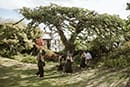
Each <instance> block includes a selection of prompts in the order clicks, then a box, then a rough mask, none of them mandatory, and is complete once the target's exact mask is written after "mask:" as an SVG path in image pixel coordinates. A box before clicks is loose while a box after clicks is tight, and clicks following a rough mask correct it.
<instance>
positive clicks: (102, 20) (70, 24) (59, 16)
mask: <svg viewBox="0 0 130 87" xmlns="http://www.w3.org/2000/svg"><path fill="white" fill-rule="evenodd" d="M20 13H21V14H22V15H23V16H24V17H25V18H26V19H28V20H31V22H30V24H31V25H32V26H35V25H39V24H41V23H43V24H44V25H46V26H47V28H49V29H50V30H51V31H55V32H57V33H58V34H59V36H60V38H61V41H62V42H63V44H64V46H65V50H66V51H71V52H73V51H74V50H75V49H76V46H77V43H79V44H82V43H89V42H90V41H92V40H94V39H97V38H98V40H99V41H102V42H103V43H105V44H107V45H108V46H109V45H112V44H113V43H114V42H117V41H118V40H120V38H121V35H122V34H123V31H124V29H123V25H124V21H123V20H122V19H121V18H119V17H118V16H116V15H114V16H112V15H108V14H98V13H96V12H95V11H90V10H88V9H83V8H77V7H62V6H58V5H55V4H51V5H50V6H40V7H36V8H34V9H30V8H26V7H24V8H22V9H21V10H20ZM66 32H67V34H66ZM80 40H81V41H80ZM105 41H106V42H105Z"/></svg>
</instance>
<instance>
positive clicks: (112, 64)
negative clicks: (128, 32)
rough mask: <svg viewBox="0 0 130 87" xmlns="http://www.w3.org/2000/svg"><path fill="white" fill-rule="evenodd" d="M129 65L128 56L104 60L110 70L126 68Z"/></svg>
mask: <svg viewBox="0 0 130 87" xmlns="http://www.w3.org/2000/svg"><path fill="white" fill-rule="evenodd" d="M128 65H129V63H128V61H127V59H126V56H125V55H120V56H119V57H116V58H108V59H105V60H104V66H105V67H109V68H125V67H127V66H128Z"/></svg>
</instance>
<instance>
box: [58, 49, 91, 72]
mask: <svg viewBox="0 0 130 87" xmlns="http://www.w3.org/2000/svg"><path fill="white" fill-rule="evenodd" d="M91 59H92V55H91V53H90V52H89V51H87V52H85V51H83V53H82V54H81V58H80V68H85V67H86V66H87V65H89V64H90V62H91ZM73 62H74V61H73V58H72V55H71V54H69V55H67V57H66V58H64V56H62V55H60V56H59V65H58V70H59V71H63V72H65V73H72V72H73V68H72V64H73Z"/></svg>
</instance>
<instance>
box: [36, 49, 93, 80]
mask: <svg viewBox="0 0 130 87" xmlns="http://www.w3.org/2000/svg"><path fill="white" fill-rule="evenodd" d="M44 54H45V53H44V52H42V50H40V51H39V53H38V55H37V61H38V63H37V65H38V72H37V73H36V75H37V76H39V77H40V78H43V77H44V66H45V60H44V57H43V55H44ZM58 59H59V64H58V66H57V67H58V71H63V72H65V73H72V72H73V68H72V64H73V62H74V61H73V58H72V54H70V53H67V56H63V55H59V58H58ZM91 59H92V55H91V53H90V52H85V51H83V53H82V54H81V58H80V68H85V67H86V66H87V64H88V63H90V62H91Z"/></svg>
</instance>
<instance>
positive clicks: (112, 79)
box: [64, 69, 130, 87]
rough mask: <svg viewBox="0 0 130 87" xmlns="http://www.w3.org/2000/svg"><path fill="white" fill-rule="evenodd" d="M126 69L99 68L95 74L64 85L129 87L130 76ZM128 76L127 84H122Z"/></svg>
mask: <svg viewBox="0 0 130 87" xmlns="http://www.w3.org/2000/svg"><path fill="white" fill-rule="evenodd" d="M125 71H126V70H119V72H118V70H113V69H112V70H109V69H108V70H106V69H105V70H101V72H100V71H97V72H96V73H95V74H93V75H91V76H89V77H88V78H85V79H84V80H82V81H79V82H77V83H72V84H66V85H64V87H77V86H78V87H130V77H128V73H125ZM127 78H129V82H128V84H127V85H126V84H124V80H125V81H126V79H127Z"/></svg>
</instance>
